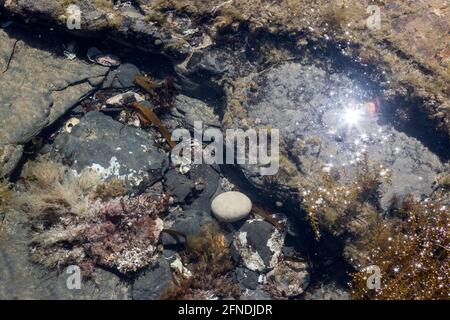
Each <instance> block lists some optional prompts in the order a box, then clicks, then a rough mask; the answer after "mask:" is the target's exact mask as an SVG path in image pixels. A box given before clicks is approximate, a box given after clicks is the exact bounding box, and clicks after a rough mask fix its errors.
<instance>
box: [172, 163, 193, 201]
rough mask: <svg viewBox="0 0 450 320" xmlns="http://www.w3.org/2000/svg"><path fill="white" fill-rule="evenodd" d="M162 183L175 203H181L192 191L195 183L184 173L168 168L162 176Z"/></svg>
mask: <svg viewBox="0 0 450 320" xmlns="http://www.w3.org/2000/svg"><path fill="white" fill-rule="evenodd" d="M164 179H165V181H164V185H165V186H166V189H167V191H168V192H170V193H171V195H172V196H173V198H174V200H175V202H176V203H182V202H184V201H185V200H186V198H187V197H188V196H189V195H190V194H191V193H192V192H193V190H194V187H195V183H194V181H192V180H190V179H188V178H187V177H186V176H185V175H182V174H181V173H178V172H177V171H175V170H170V171H169V172H167V173H166V174H165V176H164Z"/></svg>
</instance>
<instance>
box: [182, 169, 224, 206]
mask: <svg viewBox="0 0 450 320" xmlns="http://www.w3.org/2000/svg"><path fill="white" fill-rule="evenodd" d="M218 171H219V169H218V168H217V167H216V166H211V165H207V164H200V165H195V166H193V167H192V168H191V170H190V171H189V177H190V179H191V180H192V181H194V183H195V187H196V189H198V188H201V190H196V192H195V197H194V198H193V199H191V202H190V203H185V204H184V205H183V208H184V209H186V210H188V209H189V210H202V211H205V212H207V213H208V214H211V198H212V197H213V196H214V194H215V193H216V191H217V188H218V186H219V179H220V174H219V172H218Z"/></svg>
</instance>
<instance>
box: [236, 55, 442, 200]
mask: <svg viewBox="0 0 450 320" xmlns="http://www.w3.org/2000/svg"><path fill="white" fill-rule="evenodd" d="M250 78H251V80H249V79H246V80H245V81H246V82H245V83H246V85H247V86H250V83H254V84H253V85H254V86H255V88H256V89H255V90H248V89H244V91H243V92H244V93H243V94H244V96H245V98H243V103H242V105H241V107H242V111H243V114H244V115H242V114H239V115H238V114H236V113H235V112H234V111H233V112H231V114H234V115H235V116H236V117H234V123H235V124H236V123H239V124H238V125H231V126H232V127H239V128H243V127H244V124H245V123H247V124H248V125H249V126H250V127H252V128H259V127H271V128H274V129H279V130H280V136H281V137H282V139H283V140H284V142H285V144H286V147H284V148H282V149H281V152H282V153H281V156H280V172H279V174H278V175H276V176H275V177H274V178H275V179H276V180H277V183H276V184H266V183H265V182H264V181H265V179H264V178H265V177H263V176H261V175H259V174H257V172H258V171H257V170H255V168H254V166H253V167H252V166H249V165H242V166H241V167H242V169H243V172H244V173H245V174H246V176H247V177H248V179H249V181H251V182H252V183H253V184H254V185H255V186H258V187H260V188H267V192H268V193H274V192H275V193H278V194H277V195H278V196H279V197H280V198H286V196H289V195H287V194H286V193H285V194H283V192H285V191H286V190H283V188H282V186H287V187H296V186H300V188H299V191H300V194H301V193H303V192H308V190H309V188H310V187H311V186H315V185H317V183H320V181H321V178H320V177H321V176H323V174H324V173H330V174H331V175H333V176H337V177H338V179H337V180H339V181H348V180H349V179H350V177H353V176H354V175H355V171H356V168H357V166H358V165H359V164H361V163H362V161H363V160H364V155H367V157H368V159H369V160H370V161H373V162H375V163H377V164H379V165H382V166H383V168H384V169H385V171H386V172H385V174H386V175H387V174H391V177H392V179H391V183H390V184H388V183H386V184H385V185H383V188H382V195H381V205H382V207H384V208H386V207H387V205H388V202H389V200H390V199H391V197H392V196H393V195H394V194H397V195H405V194H409V193H410V194H413V195H415V196H418V197H420V196H421V195H426V194H429V193H430V192H431V191H432V188H433V183H434V181H435V179H436V175H437V174H438V173H439V172H440V171H441V170H442V169H443V166H442V163H441V162H440V160H439V158H438V157H437V156H436V155H435V154H434V153H432V152H431V151H430V150H429V149H428V148H427V147H426V146H425V145H424V144H423V143H422V142H420V141H418V140H417V139H416V138H414V137H411V136H407V135H406V134H405V133H403V132H399V131H397V130H396V129H395V128H394V124H393V123H390V122H389V120H388V119H384V118H383V114H382V113H377V112H376V111H375V112H374V110H373V108H369V106H370V104H369V103H370V101H371V99H372V96H371V94H372V93H371V92H370V90H368V89H365V88H364V87H362V85H361V84H360V83H357V82H355V81H353V80H351V79H350V78H349V77H348V76H347V75H346V74H345V73H337V72H335V73H333V74H331V73H328V72H327V71H326V70H325V69H322V68H319V67H317V66H314V65H302V64H301V63H296V62H288V63H284V64H281V65H279V66H276V67H273V68H271V69H269V70H267V71H266V72H265V73H263V74H261V75H260V74H257V75H255V76H253V77H250ZM243 81H244V80H243ZM417 130H420V128H417ZM341 171H345V173H342V172H341ZM274 185H275V186H274Z"/></svg>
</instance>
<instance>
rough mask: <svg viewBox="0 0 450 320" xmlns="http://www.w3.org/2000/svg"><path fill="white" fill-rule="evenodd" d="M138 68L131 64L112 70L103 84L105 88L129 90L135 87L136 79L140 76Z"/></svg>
mask: <svg viewBox="0 0 450 320" xmlns="http://www.w3.org/2000/svg"><path fill="white" fill-rule="evenodd" d="M140 74H141V72H140V71H139V69H138V67H136V66H135V65H134V64H131V63H125V64H121V65H120V66H119V67H118V68H117V69H115V70H112V71H111V72H109V73H108V75H107V76H106V79H105V81H104V82H103V86H102V87H103V88H104V89H105V88H116V89H128V88H132V87H134V86H135V83H134V78H135V77H136V76H137V75H140Z"/></svg>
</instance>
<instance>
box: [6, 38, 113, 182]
mask: <svg viewBox="0 0 450 320" xmlns="http://www.w3.org/2000/svg"><path fill="white" fill-rule="evenodd" d="M8 30H9V31H8V33H7V32H5V31H4V30H2V29H0V43H1V44H2V45H1V46H0V70H1V72H0V91H1V95H0V150H1V149H5V152H7V153H8V154H9V155H10V156H9V157H8V158H9V161H7V164H6V163H3V162H2V163H1V167H0V176H7V175H9V174H10V173H11V171H12V170H13V169H14V168H15V166H16V165H17V163H18V161H19V159H20V155H21V154H22V146H23V145H24V144H26V143H28V142H29V141H30V140H31V139H32V138H33V137H34V136H36V135H38V134H39V133H40V132H41V131H42V130H43V129H44V128H45V127H47V126H49V125H51V124H52V123H53V122H55V121H56V120H57V119H58V118H59V117H60V116H62V115H63V114H64V113H65V112H66V111H67V110H69V109H70V108H71V107H73V106H75V105H76V104H77V103H78V102H79V101H80V99H82V98H83V97H84V96H86V95H87V94H89V93H90V92H92V91H93V90H94V89H95V88H96V87H97V86H98V85H99V84H101V82H102V81H103V79H104V77H105V75H106V73H107V72H108V70H109V69H108V68H105V67H100V66H91V65H88V64H86V63H84V62H82V61H79V60H76V59H75V60H72V61H69V60H67V59H65V58H63V57H60V56H57V55H55V54H52V53H51V52H49V51H46V50H44V49H41V48H42V47H44V46H45V39H40V40H39V41H40V43H39V44H36V41H37V40H36V39H34V38H31V37H28V36H26V37H25V36H23V35H22V34H21V33H16V32H14V31H13V30H10V29H8ZM18 123H20V125H17V124H18ZM13 149H14V152H12V151H11V150H13Z"/></svg>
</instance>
